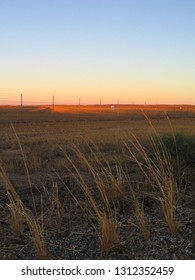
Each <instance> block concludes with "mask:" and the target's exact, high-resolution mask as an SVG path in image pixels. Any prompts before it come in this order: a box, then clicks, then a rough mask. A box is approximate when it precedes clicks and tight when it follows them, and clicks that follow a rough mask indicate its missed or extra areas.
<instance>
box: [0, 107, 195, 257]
mask: <svg viewBox="0 0 195 280" xmlns="http://www.w3.org/2000/svg"><path fill="white" fill-rule="evenodd" d="M42 109H43V110H42V111H41V112H40V111H39V110H35V108H31V109H30V113H29V108H28V110H27V109H26V110H27V111H28V113H27V111H26V112H25V111H23V115H22V118H23V119H22V122H21V120H20V117H21V116H20V113H19V109H18V108H15V111H14V108H3V109H2V110H1V117H2V118H1V119H0V121H1V122H0V227H1V236H0V258H1V259H36V258H39V259H195V238H194V236H195V235H194V230H195V219H194V218H195V207H194V205H195V115H194V111H193V110H184V111H183V110H182V109H180V108H179V110H178V111H173V110H172V109H173V108H171V110H167V113H164V112H163V110H164V108H161V109H159V108H156V109H155V110H154V108H153V109H152V108H149V109H148V110H147V108H146V107H145V108H142V109H145V110H144V112H141V111H140V110H138V108H137V109H136V110H134V111H132V110H131V112H130V111H129V112H128V110H127V109H128V108H127V107H125V109H124V108H123V109H122V107H121V108H120V110H118V111H117V109H115V110H114V112H113V111H112V112H111V111H109V110H110V109H109V108H108V107H104V109H103V106H102V107H101V110H100V108H99V107H98V109H97V108H95V109H96V110H95V109H94V110H95V111H94V110H93V113H91V108H88V107H86V108H85V109H83V110H81V108H80V111H77V112H75V111H74V110H72V109H70V108H69V111H70V112H71V114H70V112H69V113H68V111H66V114H65V113H64V111H63V110H65V109H63V110H58V112H57V111H56V112H54V113H52V112H51V110H50V111H49V109H46V108H42ZM66 109H67V108H66ZM74 109H75V108H74ZM139 109H140V108H139ZM188 109H189V108H188ZM6 110H7V111H6ZM45 110H46V111H45ZM32 111H33V112H34V113H32ZM5 112H6V113H5ZM36 112H38V113H37V114H38V115H36ZM25 114H26V115H25ZM32 114H34V115H32ZM47 114H50V115H47ZM46 115H47V118H46ZM31 116H33V118H32V119H31ZM48 116H50V117H48ZM3 117H4V118H3Z"/></svg>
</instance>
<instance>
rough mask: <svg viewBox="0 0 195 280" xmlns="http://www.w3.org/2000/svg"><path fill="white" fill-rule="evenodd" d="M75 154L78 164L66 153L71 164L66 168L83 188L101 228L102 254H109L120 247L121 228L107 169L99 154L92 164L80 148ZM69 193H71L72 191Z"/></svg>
mask: <svg viewBox="0 0 195 280" xmlns="http://www.w3.org/2000/svg"><path fill="white" fill-rule="evenodd" d="M62 151H63V150H62ZM63 152H64V151H63ZM74 152H75V155H76V157H77V159H76V162H77V164H76V163H75V162H74V161H73V160H72V159H71V158H70V157H69V156H68V155H67V154H66V153H65V152H64V154H65V158H66V160H67V161H68V163H69V166H68V164H66V165H65V167H66V169H67V170H68V171H69V172H70V173H71V174H72V176H73V177H74V179H75V181H76V182H77V183H78V185H79V186H80V187H81V189H82V191H83V192H84V194H85V196H86V198H87V200H88V202H89V205H90V207H91V208H92V210H93V213H94V215H95V219H96V221H97V224H98V226H99V230H97V232H98V233H99V238H100V246H101V250H102V252H109V251H111V250H112V249H114V248H117V247H118V246H119V245H120V240H119V226H118V223H117V219H116V209H115V207H114V206H113V207H111V203H110V200H109V196H110V193H109V192H108V186H107V185H106V183H107V182H106V180H105V176H104V175H105V174H104V172H105V170H106V169H105V167H104V166H103V165H102V163H101V162H100V159H99V157H98V155H97V154H95V153H93V156H94V157H93V159H94V161H93V163H92V161H90V160H89V159H88V158H87V156H86V155H85V154H84V153H82V152H81V150H80V149H79V148H78V147H76V146H75V147H74ZM78 162H80V164H81V165H82V166H85V168H86V169H87V172H88V174H89V176H90V180H91V182H90V180H88V179H86V178H85V177H84V176H83V175H82V172H81V171H80V170H79V166H78ZM110 170H111V169H110ZM110 176H111V175H110ZM112 180H113V179H112ZM93 185H94V186H93ZM91 186H93V187H91ZM114 186H116V183H114ZM114 186H112V187H111V189H113V188H114ZM111 189H110V192H111ZM69 191H70V192H71V190H70V189H69ZM71 193H72V192H71ZM108 194H109V195H108ZM72 195H73V194H72ZM73 196H74V198H75V199H76V201H78V199H77V198H76V197H75V195H73ZM88 213H89V212H88ZM89 218H90V217H89Z"/></svg>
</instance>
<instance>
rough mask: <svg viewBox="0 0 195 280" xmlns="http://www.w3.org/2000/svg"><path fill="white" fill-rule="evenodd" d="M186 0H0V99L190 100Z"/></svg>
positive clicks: (192, 80)
mask: <svg viewBox="0 0 195 280" xmlns="http://www.w3.org/2000/svg"><path fill="white" fill-rule="evenodd" d="M194 15H195V1H194V0H183V1H182V0H71V1H70V0H17V1H16V0H6V1H5V0H0V105H2V104H19V102H20V96H21V93H22V94H23V102H24V104H25V103H26V104H42V103H50V102H52V96H55V102H56V103H59V104H62V103H64V104H78V102H79V98H80V102H81V104H96V103H99V102H100V99H101V102H102V104H103V103H104V104H106V103H117V102H118V101H119V102H120V103H123V104H125V103H131V104H132V103H134V104H136V103H139V104H145V103H146V104H195V16H194Z"/></svg>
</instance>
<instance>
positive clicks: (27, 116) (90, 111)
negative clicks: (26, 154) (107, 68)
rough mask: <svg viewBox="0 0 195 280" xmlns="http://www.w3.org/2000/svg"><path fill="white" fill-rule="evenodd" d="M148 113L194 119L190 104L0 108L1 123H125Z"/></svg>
mask: <svg viewBox="0 0 195 280" xmlns="http://www.w3.org/2000/svg"><path fill="white" fill-rule="evenodd" d="M142 111H145V112H147V115H151V116H153V118H154V117H156V118H159V117H163V116H164V114H165V113H166V114H168V115H169V116H170V117H171V118H177V117H178V118H180V117H195V106H193V105H118V104H110V105H88V106H84V105H81V106H78V105H75V106H70V105H55V106H54V108H53V106H49V105H44V106H43V105H42V106H23V107H22V110H21V107H20V106H0V121H1V122H3V121H14V122H17V121H24V122H25V121H36V122H37V121H38V122H39V121H75V120H122V119H123V120H124V119H128V118H139V117H142V114H141V112H142Z"/></svg>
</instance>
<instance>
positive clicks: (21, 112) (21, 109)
mask: <svg viewBox="0 0 195 280" xmlns="http://www.w3.org/2000/svg"><path fill="white" fill-rule="evenodd" d="M22 101H23V100H22V93H21V100H20V117H21V122H23V108H22V106H23V104H22Z"/></svg>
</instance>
